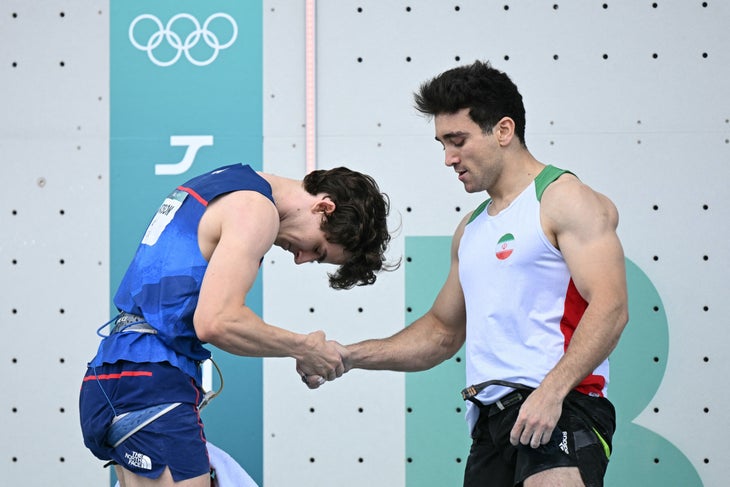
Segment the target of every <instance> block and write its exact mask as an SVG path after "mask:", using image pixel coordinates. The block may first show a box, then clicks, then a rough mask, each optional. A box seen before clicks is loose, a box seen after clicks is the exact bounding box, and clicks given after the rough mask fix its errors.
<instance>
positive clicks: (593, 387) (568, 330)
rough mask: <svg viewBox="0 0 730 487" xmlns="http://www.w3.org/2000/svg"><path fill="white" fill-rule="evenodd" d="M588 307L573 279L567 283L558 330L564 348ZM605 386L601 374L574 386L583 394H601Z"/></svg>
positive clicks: (591, 376) (590, 376)
mask: <svg viewBox="0 0 730 487" xmlns="http://www.w3.org/2000/svg"><path fill="white" fill-rule="evenodd" d="M587 307H588V303H587V302H586V300H585V299H583V296H581V295H580V293H579V292H578V289H577V288H576V287H575V283H574V282H573V279H571V280H570V282H569V283H568V290H567V292H566V293H565V309H564V310H563V318H562V319H561V320H560V331H561V332H562V333H563V336H564V337H565V346H564V350H567V349H568V345H570V341H571V340H572V339H573V333H575V329H576V327H577V326H578V323H580V320H581V318H583V313H584V312H585V310H586V308H587ZM605 386H606V378H605V377H603V376H601V375H594V374H591V375H589V376H588V377H586V378H585V379H583V380H582V381H581V383H580V384H578V386H577V387H576V388H575V390H576V391H578V392H582V393H583V394H591V395H598V396H601V397H602V396H603V388H604V387H605Z"/></svg>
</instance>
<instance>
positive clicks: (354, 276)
mask: <svg viewBox="0 0 730 487" xmlns="http://www.w3.org/2000/svg"><path fill="white" fill-rule="evenodd" d="M304 189H305V190H306V191H307V192H308V193H310V194H313V195H317V194H320V193H324V194H326V195H328V196H329V197H330V199H331V200H332V201H333V202H334V204H335V211H334V212H332V213H331V214H330V215H328V216H327V218H326V219H325V220H324V222H323V223H322V230H323V231H324V234H325V237H326V238H327V241H328V242H330V243H333V244H337V245H342V246H343V247H344V249H345V251H347V252H349V253H350V254H351V258H350V260H349V261H348V262H346V263H345V264H342V265H341V266H340V267H339V268H338V269H337V271H336V272H334V273H330V274H328V275H329V282H330V287H332V288H334V289H350V288H352V287H353V286H356V285H357V286H365V285H368V284H372V283H374V282H375V279H376V275H375V273H376V272H377V271H380V270H391V269H392V268H394V267H393V266H391V265H389V264H386V262H385V251H386V249H387V247H388V243H389V242H390V238H391V236H390V233H388V225H387V222H386V218H387V216H388V213H389V211H390V199H389V198H388V195H387V194H385V193H382V192H381V191H380V188H378V185H377V183H376V182H375V180H374V179H373V178H372V177H370V176H368V175H366V174H362V173H359V172H357V171H353V170H351V169H348V168H346V167H337V168H334V169H328V170H325V169H320V170H316V171H312V172H310V173H309V174H307V175H306V176H305V177H304Z"/></svg>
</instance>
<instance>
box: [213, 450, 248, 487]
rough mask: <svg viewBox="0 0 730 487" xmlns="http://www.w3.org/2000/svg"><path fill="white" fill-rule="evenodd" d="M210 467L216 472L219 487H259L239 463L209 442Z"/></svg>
mask: <svg viewBox="0 0 730 487" xmlns="http://www.w3.org/2000/svg"><path fill="white" fill-rule="evenodd" d="M208 456H210V466H211V467H213V470H215V477H216V480H217V487H258V485H257V484H256V482H254V481H253V479H252V478H251V477H250V476H249V475H248V473H246V471H245V470H244V469H243V467H241V466H240V465H239V464H238V462H236V461H235V460H234V459H233V457H231V456H230V455H229V454H228V453H226V452H224V451H223V450H221V449H220V448H218V447H217V446H215V445H214V444H212V443H211V442H208Z"/></svg>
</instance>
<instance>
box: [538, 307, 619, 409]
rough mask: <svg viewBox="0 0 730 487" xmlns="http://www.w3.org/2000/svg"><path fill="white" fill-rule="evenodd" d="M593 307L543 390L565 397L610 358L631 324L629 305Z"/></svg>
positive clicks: (588, 309)
mask: <svg viewBox="0 0 730 487" xmlns="http://www.w3.org/2000/svg"><path fill="white" fill-rule="evenodd" d="M601 308H602V307H600V306H598V305H597V303H596V305H595V306H594V305H590V306H588V308H587V309H586V311H585V313H584V315H583V318H582V319H581V321H580V323H579V324H578V326H577V328H576V330H575V333H574V334H573V337H572V339H571V342H570V345H569V346H568V348H567V350H566V351H565V355H563V357H562V358H561V360H560V361H559V362H558V363H557V364H556V366H555V367H554V368H553V369H552V370H551V371H550V373H548V375H547V376H546V377H545V379H544V380H543V382H542V384H541V386H540V387H541V388H543V389H548V390H551V391H553V392H554V393H555V394H556V395H559V396H561V397H565V396H566V395H567V394H568V392H570V391H571V390H572V389H574V388H575V387H577V386H578V384H580V383H581V382H582V381H583V380H584V379H585V378H586V377H587V376H588V375H590V374H591V373H593V371H594V370H595V369H596V368H597V367H598V366H599V365H600V364H601V362H603V361H604V360H606V358H608V356H609V355H610V354H611V352H612V351H613V350H614V348H615V347H616V345H617V344H618V341H619V338H620V336H621V333H622V331H623V329H624V327H625V325H626V322H627V320H628V315H627V312H626V307H625V303H621V302H620V303H618V304H613V305H611V306H610V307H603V308H602V309H601Z"/></svg>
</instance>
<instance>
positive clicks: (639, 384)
mask: <svg viewBox="0 0 730 487" xmlns="http://www.w3.org/2000/svg"><path fill="white" fill-rule="evenodd" d="M626 279H627V285H628V290H629V323H628V324H627V325H626V329H625V330H624V333H623V335H622V336H621V341H620V342H619V344H618V346H617V347H616V350H615V351H614V353H613V354H612V355H611V377H610V379H611V382H610V383H609V389H608V396H609V398H610V399H611V401H612V402H613V403H614V405H615V406H616V434H615V435H614V445H613V446H614V451H615V454H613V455H612V456H611V462H610V464H609V467H608V472H607V474H606V485H609V486H612V485H615V486H621V485H632V484H633V483H635V482H636V481H637V479H643V481H642V484H643V485H645V486H647V487H648V486H652V487H653V486H656V487H660V486H666V485H681V486H682V487H698V486H699V487H701V486H702V481H701V480H700V477H699V475H698V473H697V471H696V470H695V468H694V467H693V466H692V464H691V463H690V461H689V460H688V459H687V457H686V456H685V455H684V454H683V453H682V452H681V451H679V449H677V447H676V446H674V445H673V444H672V443H671V442H670V441H669V440H667V439H665V438H663V437H662V436H660V435H659V434H657V433H655V432H653V431H650V430H649V429H646V428H644V427H642V426H640V425H638V424H636V423H635V422H634V419H635V418H636V417H637V416H639V414H640V413H642V412H643V411H644V410H645V409H646V408H647V407H649V405H650V404H651V401H652V399H653V398H654V396H655V394H656V393H657V390H658V389H659V386H660V385H661V382H662V379H663V378H664V372H665V370H666V367H667V362H668V360H669V327H668V322H667V316H666V314H665V311H664V304H663V303H662V299H661V297H660V296H659V293H658V292H657V290H656V288H655V287H654V285H653V284H652V282H651V280H650V279H649V277H648V276H647V275H646V274H645V273H644V272H643V271H642V270H641V269H640V268H639V266H637V265H636V264H635V263H633V262H632V261H630V260H628V259H626ZM654 412H655V414H656V413H659V409H658V408H657V409H654Z"/></svg>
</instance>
